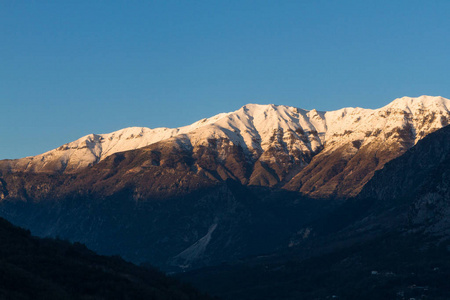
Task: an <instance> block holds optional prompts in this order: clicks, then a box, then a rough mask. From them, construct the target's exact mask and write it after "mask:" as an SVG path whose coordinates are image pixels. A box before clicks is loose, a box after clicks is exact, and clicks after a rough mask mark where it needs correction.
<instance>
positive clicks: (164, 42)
mask: <svg viewBox="0 0 450 300" xmlns="http://www.w3.org/2000/svg"><path fill="white" fill-rule="evenodd" d="M449 15H450V1H446V0H443V1H432V0H431V1H414V0H409V1H394V0H391V1H312V0H310V1H280V0H278V1H261V0H259V1H244V0H240V1H131V0H116V1H101V0H98V1H92V0H90V1H82V0H78V1H69V0H65V1H56V0H55V1H36V0H35V1H17V0H16V1H14V0H3V1H0V110H1V118H0V143H1V147H0V159H3V158H18V157H23V156H27V155H36V154H39V153H42V152H45V151H47V150H50V149H53V148H56V147H58V146H60V145H62V144H64V143H66V142H70V141H72V140H75V139H77V138H79V137H81V136H83V135H86V134H89V133H108V132H112V131H115V130H118V129H121V128H124V127H130V126H145V127H151V128H153V127H162V126H165V127H178V126H182V125H186V124H189V123H192V122H194V121H196V120H198V119H201V118H204V117H209V116H212V115H215V114H217V113H220V112H226V111H233V110H236V109H238V108H239V107H241V106H243V105H245V104H247V103H261V104H265V103H275V104H284V105H290V106H296V107H300V108H305V109H312V108H316V109H318V110H334V109H338V108H341V107H346V106H360V107H366V108H378V107H381V106H384V105H386V104H387V103H388V102H390V101H391V100H393V99H395V98H398V97H402V96H420V95H423V94H426V95H440V96H443V97H446V98H450V75H449V74H448V71H449V70H450V54H449V53H450V52H449V48H450V34H449V33H450V18H449V17H448V16H449Z"/></svg>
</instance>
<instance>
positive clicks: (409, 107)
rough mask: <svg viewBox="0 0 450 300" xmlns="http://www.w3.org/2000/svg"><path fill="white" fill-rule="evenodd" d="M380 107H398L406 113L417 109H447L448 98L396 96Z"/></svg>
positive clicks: (449, 105)
mask: <svg viewBox="0 0 450 300" xmlns="http://www.w3.org/2000/svg"><path fill="white" fill-rule="evenodd" d="M381 109H398V110H404V111H406V112H408V113H416V112H418V111H419V110H429V111H442V110H444V111H449V110H450V100H448V99H445V98H443V97H440V96H437V97H434V96H426V95H423V96H420V97H416V98H413V97H402V98H397V99H395V100H394V101H392V102H391V103H389V104H388V105H386V106H385V107H383V108H381Z"/></svg>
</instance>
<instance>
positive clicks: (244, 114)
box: [0, 96, 450, 197]
mask: <svg viewBox="0 0 450 300" xmlns="http://www.w3.org/2000/svg"><path fill="white" fill-rule="evenodd" d="M449 109H450V100H447V99H444V98H442V97H429V96H421V97H419V98H408V97H404V98H399V99H396V100H395V101H393V102H392V103H390V104H388V105H387V106H385V107H382V108H380V109H376V110H370V109H362V108H344V109H340V110H337V111H330V112H318V111H316V110H311V111H307V110H302V109H298V108H294V107H287V106H275V105H256V104H249V105H246V106H244V107H242V108H241V109H239V110H237V111H235V112H232V113H223V114H219V115H217V116H214V117H212V118H209V119H203V120H200V121H198V122H196V123H194V124H192V125H190V126H186V127H182V128H176V129H168V128H157V129H148V128H127V129H123V130H119V131H117V132H113V133H111V134H103V135H95V134H94V135H88V136H86V137H83V138H80V139H79V140H77V141H74V142H72V143H69V144H66V145H63V146H61V147H59V148H58V149H55V150H52V151H49V152H46V153H44V154H41V155H37V156H33V157H26V158H22V159H18V160H3V161H0V171H1V172H2V174H3V177H7V176H8V174H18V173H24V172H25V173H29V174H31V173H33V174H49V175H51V176H53V175H54V174H63V175H64V176H61V178H67V177H70V178H72V181H71V182H70V183H71V184H75V185H76V186H78V188H79V189H86V188H91V187H98V186H99V182H105V183H108V182H111V181H112V179H108V180H106V178H105V177H108V178H113V177H114V180H115V183H113V184H112V188H113V190H115V189H116V188H114V187H116V185H117V184H118V185H119V186H122V185H124V184H131V185H136V186H137V189H138V190H137V192H136V193H137V194H139V193H141V194H148V195H149V194H176V193H179V192H180V191H183V190H185V191H192V189H195V187H196V186H204V185H209V186H211V185H215V184H217V183H218V182H221V181H224V180H227V179H233V180H237V181H239V182H241V183H242V184H244V185H255V186H270V187H282V188H285V189H288V190H292V191H300V192H302V193H303V194H307V195H309V196H312V197H348V196H355V195H357V194H358V193H359V191H360V190H361V188H362V187H363V186H364V185H365V184H366V183H367V182H368V180H369V179H370V178H371V177H372V176H373V174H374V172H375V171H376V170H379V169H381V168H383V166H384V164H385V163H386V162H388V161H390V160H392V159H393V158H395V157H398V156H400V155H402V154H403V153H404V152H405V151H406V150H407V149H409V148H410V147H412V146H413V145H415V144H416V143H417V141H419V140H420V139H422V138H423V137H425V136H426V135H427V134H429V133H431V132H434V131H435V130H437V129H439V128H442V127H443V126H446V125H447V124H448V121H449V116H450V112H449ZM131 150H134V151H132V152H133V153H128V152H129V151H131ZM124 151H125V152H124ZM127 151H128V152H127ZM93 166H95V167H93ZM112 173H114V174H112ZM80 174H81V175H80ZM115 174H116V175H115ZM118 175H120V179H119V177H118ZM73 176H75V177H76V179H73V178H74V177H73ZM88 177H91V179H88ZM124 178H125V179H126V178H128V179H127V180H130V182H125V180H124ZM164 178H167V181H166V180H165V179H164ZM60 181H61V180H60ZM63 181H64V182H65V184H66V185H67V182H66V181H65V180H63ZM119 181H120V182H119ZM143 181H145V183H146V188H145V191H143V190H142V188H141V187H139V184H143V183H144V182H143ZM86 182H90V183H92V182H95V184H94V186H92V185H89V186H85V187H83V186H82V185H83V184H85V183H86ZM138 183H139V184H138ZM4 189H5V188H4V187H3V188H2V189H1V190H0V191H3V190H4ZM46 189H47V188H43V189H41V190H43V191H44V192H45V191H46ZM64 189H66V188H65V187H64ZM69 189H70V188H69ZM72 189H73V188H72ZM8 192H9V195H10V197H12V196H13V195H16V194H17V191H13V190H12V191H9V190H8V189H6V190H5V191H3V192H1V193H2V195H3V196H2V197H5V193H8ZM28 192H32V191H28Z"/></svg>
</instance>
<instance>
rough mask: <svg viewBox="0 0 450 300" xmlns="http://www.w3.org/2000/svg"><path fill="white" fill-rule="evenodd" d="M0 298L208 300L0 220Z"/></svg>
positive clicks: (141, 270)
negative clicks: (36, 235) (37, 236)
mask: <svg viewBox="0 0 450 300" xmlns="http://www.w3.org/2000/svg"><path fill="white" fill-rule="evenodd" d="M0 299H46V300H47V299H161V300H163V299H172V300H176V299H183V300H188V299H192V300H194V299H195V300H196V299H210V298H209V297H207V296H205V295H203V294H201V293H200V292H197V291H196V290H194V289H193V288H190V287H188V286H186V285H182V284H180V283H178V282H177V281H176V280H174V279H172V278H169V277H167V276H165V275H164V274H162V273H161V272H159V271H156V270H153V269H144V268H142V267H137V266H135V265H133V264H131V263H128V262H125V261H124V260H122V259H121V258H119V257H106V256H99V255H96V254H95V253H94V252H92V251H90V250H88V249H87V248H86V247H85V246H84V245H81V244H77V243H76V244H70V243H68V242H65V241H61V240H52V239H40V238H36V237H33V236H31V235H30V233H29V231H26V230H23V229H21V228H18V227H15V226H13V225H11V224H10V223H9V222H7V221H6V220H4V219H0Z"/></svg>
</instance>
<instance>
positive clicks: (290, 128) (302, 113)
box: [10, 96, 450, 172]
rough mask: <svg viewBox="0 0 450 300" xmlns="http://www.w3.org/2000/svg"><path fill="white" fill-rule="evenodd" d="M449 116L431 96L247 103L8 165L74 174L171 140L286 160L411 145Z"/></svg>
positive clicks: (443, 102)
mask: <svg viewBox="0 0 450 300" xmlns="http://www.w3.org/2000/svg"><path fill="white" fill-rule="evenodd" d="M449 112H450V100H448V99H445V98H442V97H431V96H420V97H417V98H411V97H402V98H398V99H395V100H394V101H392V102H391V103H389V104H388V105H386V106H384V107H382V108H379V109H375V110H373V109H364V108H360V107H356V108H353V107H347V108H342V109H339V110H335V111H328V112H323V111H317V110H315V109H312V110H305V109H300V108H297V107H290V106H285V105H274V104H265V105H261V104H247V105H244V106H243V107H241V108H240V109H238V110H236V111H234V112H229V113H220V114H217V115H215V116H213V117H210V118H205V119H201V120H199V121H197V122H194V123H192V124H191V125H187V126H184V127H179V128H165V127H161V128H154V129H151V128H146V127H130V128H124V129H121V130H118V131H115V132H112V133H108V134H90V135H87V136H84V137H82V138H80V139H78V140H76V141H73V142H71V143H68V144H65V145H63V146H61V147H59V148H57V149H55V150H51V151H48V152H46V153H44V154H41V155H38V156H34V157H27V158H24V159H20V160H15V161H11V166H12V167H10V169H22V170H30V171H42V172H47V171H49V172H50V171H55V170H58V171H67V172H73V171H77V170H79V169H80V168H85V167H87V166H90V165H92V164H95V163H97V162H99V161H101V160H103V159H105V158H106V157H108V156H109V155H112V154H114V153H117V152H123V151H128V150H133V149H138V148H142V147H146V146H148V145H151V144H154V143H157V142H160V141H164V140H168V139H171V138H172V139H175V140H179V141H183V143H182V144H183V145H188V147H191V148H192V147H193V148H195V147H199V146H206V147H209V145H210V142H211V141H213V140H227V141H229V142H230V143H231V144H233V145H239V146H241V147H242V148H243V149H245V151H246V152H247V153H248V155H249V157H252V158H253V159H256V158H257V157H259V156H260V155H261V154H262V153H264V152H266V151H268V150H270V149H272V150H270V151H284V152H285V153H286V155H290V156H291V155H294V154H293V153H310V154H311V153H317V151H320V150H321V149H322V148H323V146H324V145H325V143H326V144H328V145H330V146H329V147H328V149H329V150H330V151H332V149H335V148H336V147H339V145H341V144H343V143H348V142H350V141H358V145H364V144H365V143H371V142H372V141H374V140H380V141H381V140H383V139H395V138H397V136H398V134H400V133H401V134H403V135H405V134H407V135H408V136H410V139H411V143H413V144H414V143H416V142H417V141H418V140H419V139H421V138H422V137H424V136H425V135H426V134H428V133H430V132H432V131H435V130H436V129H438V128H441V127H443V126H445V125H447V124H448V119H449V115H450V114H449ZM380 132H386V134H385V135H380ZM389 132H395V134H392V133H389ZM398 132H400V133H398ZM270 153H272V152H270ZM310 154H308V155H310ZM223 155H226V153H223ZM267 155H268V154H267ZM295 155H297V154H295Z"/></svg>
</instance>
